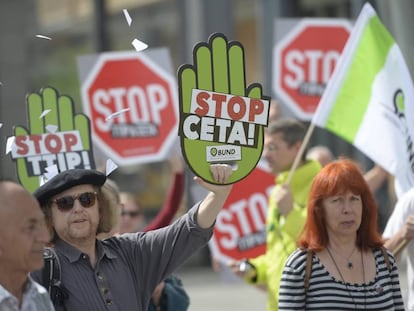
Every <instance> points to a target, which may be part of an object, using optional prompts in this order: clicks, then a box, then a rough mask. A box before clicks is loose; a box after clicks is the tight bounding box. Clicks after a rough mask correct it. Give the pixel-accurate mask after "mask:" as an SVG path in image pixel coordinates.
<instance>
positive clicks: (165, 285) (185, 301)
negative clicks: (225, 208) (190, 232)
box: [98, 154, 190, 311]
mask: <svg viewBox="0 0 414 311" xmlns="http://www.w3.org/2000/svg"><path fill="white" fill-rule="evenodd" d="M170 164H171V172H172V175H173V176H172V184H171V186H170V188H169V191H168V194H167V198H166V201H165V204H164V205H163V207H162V209H161V210H160V211H159V213H158V215H157V216H156V217H155V219H154V220H153V221H152V222H151V223H150V224H149V225H145V224H146V222H145V217H144V213H143V210H142V207H141V205H140V204H139V203H138V200H137V198H136V196H135V195H134V194H132V193H130V192H120V191H119V187H118V185H117V184H116V183H115V182H114V181H113V180H111V179H108V178H107V180H106V182H105V184H104V186H103V187H102V191H103V194H104V196H105V198H106V200H107V201H108V202H109V204H112V205H113V207H112V208H113V209H115V210H116V209H118V210H119V211H118V212H117V213H113V216H114V217H116V218H118V219H115V220H114V223H119V226H116V227H115V229H114V230H111V232H110V233H105V234H99V235H98V238H100V239H105V238H108V237H111V236H113V235H119V234H123V233H134V232H138V231H142V232H147V231H150V230H155V229H159V228H162V227H165V226H167V225H169V224H170V222H171V221H172V219H173V217H174V215H175V214H176V212H177V211H178V209H179V207H180V203H181V199H182V197H183V194H184V165H183V162H182V159H181V157H180V155H178V154H175V155H173V157H172V158H171V160H170ZM119 218H121V219H119ZM189 304H190V299H189V297H188V294H187V292H186V291H185V289H184V287H183V284H182V281H181V280H180V279H179V278H178V277H177V276H175V275H170V276H168V277H167V278H166V279H165V280H163V281H161V282H160V283H159V284H158V285H157V287H156V288H155V290H154V292H153V293H152V296H151V300H150V304H149V306H148V311H156V310H157V311H185V310H187V309H188V306H189Z"/></svg>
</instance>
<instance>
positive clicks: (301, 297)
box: [279, 249, 404, 310]
mask: <svg viewBox="0 0 414 311" xmlns="http://www.w3.org/2000/svg"><path fill="white" fill-rule="evenodd" d="M373 252H374V257H375V262H376V268H377V269H376V271H377V272H376V275H375V279H374V280H373V281H371V282H368V283H365V284H351V283H344V282H342V281H339V280H336V279H335V278H334V277H332V275H330V274H329V272H328V271H327V270H326V269H325V266H324V265H323V264H322V263H321V262H320V261H319V258H318V257H317V256H315V255H313V259H312V273H311V277H310V282H309V289H308V291H307V293H305V289H304V282H305V270H306V255H307V250H300V249H297V250H296V251H294V252H293V253H292V254H291V255H290V256H289V258H288V260H287V262H286V265H285V268H284V270H283V274H282V279H281V283H280V291H279V310H355V309H359V310H404V304H403V300H402V296H401V290H400V282H399V279H398V269H397V266H396V264H395V259H394V257H393V256H392V254H391V253H390V252H388V255H389V259H390V264H391V271H389V270H388V268H387V264H386V263H385V259H384V256H383V255H382V252H381V250H380V249H377V250H374V251H373Z"/></svg>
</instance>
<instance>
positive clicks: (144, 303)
mask: <svg viewBox="0 0 414 311" xmlns="http://www.w3.org/2000/svg"><path fill="white" fill-rule="evenodd" d="M210 169H211V173H212V176H213V179H214V180H215V181H216V184H210V183H207V182H206V181H204V180H202V179H201V178H199V177H196V178H195V181H196V182H197V183H199V184H200V185H202V186H203V187H205V188H206V189H208V190H209V191H210V192H209V193H208V194H207V196H206V197H205V199H204V200H203V201H201V202H200V203H199V204H196V205H195V206H194V207H193V208H191V209H190V210H189V211H188V212H187V213H186V214H185V215H183V216H182V217H180V218H179V219H177V220H176V221H175V222H174V223H173V224H171V225H170V226H167V227H164V228H161V229H158V230H153V231H148V232H145V233H144V232H137V233H134V234H124V235H120V236H114V237H111V238H108V239H105V240H103V241H101V240H99V239H97V234H99V233H101V232H109V231H110V230H111V229H112V225H113V221H112V220H113V218H114V217H112V214H113V213H114V212H115V211H114V210H112V209H111V207H110V205H109V204H108V202H107V201H106V200H105V198H104V196H103V195H102V186H103V184H104V183H105V181H106V176H105V175H104V174H103V173H101V172H98V171H95V170H85V169H72V170H67V171H64V172H61V173H59V174H58V175H56V176H55V177H53V178H51V179H50V180H48V181H47V182H46V183H45V184H43V185H42V186H41V187H40V188H39V189H37V190H36V191H35V192H34V195H35V196H36V198H37V199H38V201H39V203H40V205H41V207H42V209H43V211H44V213H45V215H46V222H47V224H48V225H49V226H50V229H51V232H52V234H53V237H52V242H53V245H54V250H55V252H56V253H57V256H58V258H59V261H60V266H61V280H62V284H61V287H62V289H63V290H64V292H65V293H66V295H65V296H66V299H65V300H64V301H63V303H62V305H59V306H57V307H56V309H57V310H64V309H66V310H68V311H70V310H106V309H108V308H110V309H116V310H138V311H139V310H140V311H144V310H147V308H148V304H149V301H150V299H151V295H152V293H153V291H154V289H155V287H156V286H157V285H158V284H159V283H160V282H161V281H162V280H163V279H164V278H165V277H167V276H168V275H170V274H171V273H172V272H173V271H174V270H175V269H177V268H178V267H179V266H180V265H182V264H183V263H184V262H185V261H186V260H187V259H188V258H189V257H190V256H191V255H192V254H193V253H194V252H196V251H197V250H198V249H199V248H201V247H202V246H204V245H206V243H207V242H208V240H209V239H210V237H211V235H212V231H213V225H214V222H215V219H216V216H217V214H218V212H219V211H220V209H221V207H222V206H223V204H224V202H225V200H226V198H227V196H228V194H229V192H230V190H231V185H229V184H227V181H228V178H229V176H230V175H231V172H232V169H231V167H230V166H229V165H224V164H216V165H212V166H211V167H210ZM41 274H42V272H41V271H36V272H35V273H33V274H32V276H33V278H34V279H35V280H37V281H40V280H41V279H42V275H41Z"/></svg>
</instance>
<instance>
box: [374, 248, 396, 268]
mask: <svg viewBox="0 0 414 311" xmlns="http://www.w3.org/2000/svg"><path fill="white" fill-rule="evenodd" d="M373 253H374V257H375V260H376V262H377V264H379V265H385V266H387V268H388V270H391V269H392V267H393V266H395V265H396V261H395V257H394V255H393V253H392V252H391V251H390V250H388V249H387V248H385V247H382V248H376V249H374V250H373Z"/></svg>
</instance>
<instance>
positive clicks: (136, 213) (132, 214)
mask: <svg viewBox="0 0 414 311" xmlns="http://www.w3.org/2000/svg"><path fill="white" fill-rule="evenodd" d="M140 214H141V212H139V211H124V210H123V211H122V212H121V216H129V217H131V218H134V217H137V216H139V215H140Z"/></svg>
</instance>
